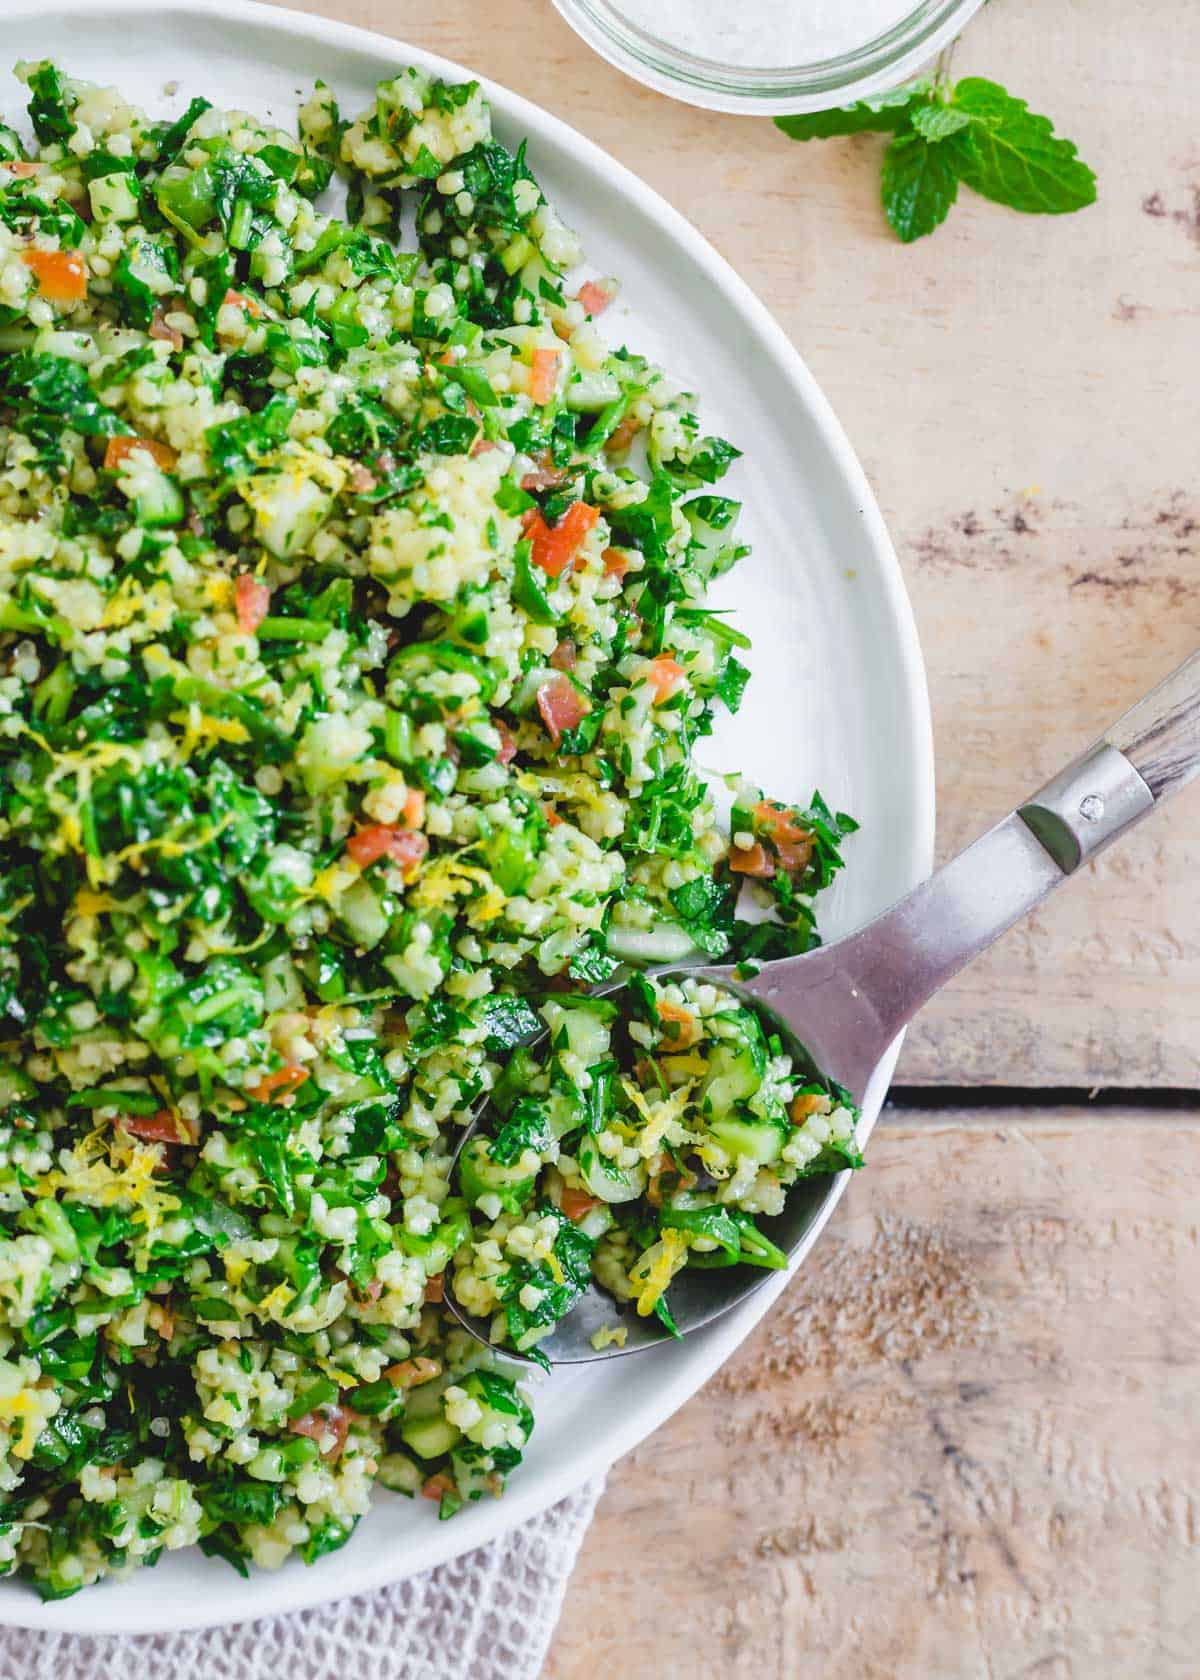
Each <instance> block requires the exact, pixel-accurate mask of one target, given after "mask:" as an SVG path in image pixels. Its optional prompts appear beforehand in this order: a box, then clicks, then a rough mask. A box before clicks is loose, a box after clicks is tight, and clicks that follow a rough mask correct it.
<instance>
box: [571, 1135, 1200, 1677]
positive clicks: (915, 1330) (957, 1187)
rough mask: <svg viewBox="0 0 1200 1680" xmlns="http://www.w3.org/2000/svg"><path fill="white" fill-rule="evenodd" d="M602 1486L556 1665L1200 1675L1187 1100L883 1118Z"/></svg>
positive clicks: (1194, 1249)
mask: <svg viewBox="0 0 1200 1680" xmlns="http://www.w3.org/2000/svg"><path fill="white" fill-rule="evenodd" d="M871 1154H872V1159H871V1163H870V1167H869V1170H868V1173H867V1174H864V1176H863V1178H862V1179H861V1180H859V1181H857V1182H856V1183H855V1184H853V1185H852V1186H851V1189H850V1193H849V1195H848V1196H847V1197H846V1199H845V1201H844V1202H843V1203H842V1204H841V1207H840V1208H839V1210H838V1213H837V1214H836V1215H835V1222H834V1224H833V1226H832V1227H831V1229H830V1232H829V1233H828V1235H827V1237H826V1238H825V1239H823V1241H822V1245H821V1246H820V1247H819V1248H818V1249H817V1250H816V1252H815V1253H814V1255H813V1257H812V1259H811V1261H810V1262H809V1264H808V1266H807V1267H806V1269H805V1270H804V1271H803V1272H802V1273H801V1275H800V1276H799V1277H798V1278H797V1280H796V1281H795V1283H794V1284H793V1285H792V1288H791V1290H790V1291H789V1292H788V1294H787V1295H786V1296H785V1297H784V1299H783V1301H782V1303H781V1304H780V1307H779V1308H777V1309H776V1311H775V1314H774V1316H773V1318H772V1319H771V1320H770V1321H769V1322H768V1323H767V1324H766V1325H764V1326H763V1327H762V1328H761V1329H760V1330H759V1331H758V1332H757V1334H756V1335H755V1336H753V1337H752V1338H751V1339H750V1341H749V1342H747V1343H746V1345H745V1347H743V1348H742V1349H741V1350H740V1352H739V1353H738V1354H737V1355H735V1357H734V1358H733V1360H732V1361H731V1362H730V1363H729V1365H728V1366H726V1368H725V1370H724V1371H723V1372H722V1374H721V1375H720V1376H719V1377H717V1378H716V1379H715V1380H714V1381H713V1382H712V1383H710V1384H709V1386H708V1387H707V1388H706V1389H705V1390H704V1391H703V1392H702V1393H701V1394H700V1395H699V1396H697V1397H696V1399H694V1400H693V1401H692V1402H691V1403H690V1404H689V1405H688V1406H686V1407H685V1408H684V1409H683V1411H682V1412H680V1413H678V1414H677V1415H676V1417H675V1418H674V1419H672V1420H671V1422H669V1423H668V1424H666V1425H665V1426H664V1427H663V1428H662V1429H661V1430H660V1431H659V1433H658V1434H657V1435H656V1436H655V1437H654V1438H653V1439H652V1440H651V1441H649V1442H647V1443H646V1444H645V1445H644V1446H643V1447H641V1448H640V1449H638V1450H637V1451H636V1452H634V1453H633V1454H632V1455H631V1456H630V1457H629V1458H628V1459H626V1460H624V1461H623V1462H622V1463H621V1464H619V1465H618V1466H617V1467H616V1468H615V1469H614V1470H613V1472H612V1474H611V1477H610V1480H609V1485H608V1489H607V1492H606V1494H605V1497H604V1499H603V1500H602V1502H601V1505H600V1509H599V1513H598V1515H597V1518H596V1521H595V1523H594V1524H593V1527H592V1529H591V1531H590V1533H589V1535H588V1537H587V1539H586V1541H585V1542H584V1548H583V1552H582V1555H581V1559H580V1563H579V1566H578V1568H577V1570H576V1573H575V1577H574V1580H573V1582H572V1587H571V1592H570V1594H569V1596H568V1599H567V1604H566V1607H565V1610H564V1613H563V1619H562V1622H561V1624H560V1627H559V1631H558V1634H557V1637H556V1640H555V1643H554V1645H553V1647H552V1653H551V1656H550V1660H549V1662H548V1665H547V1667H546V1670H545V1676H544V1680H594V1676H596V1675H598V1674H604V1673H612V1674H615V1675H621V1676H629V1677H631V1680H642V1677H649V1676H654V1675H663V1676H675V1675H680V1676H682V1675H687V1676H689V1677H692V1676H694V1677H696V1680H709V1677H712V1680H743V1677H744V1680H801V1677H806V1676H809V1675H813V1676H816V1675H820V1676H821V1677H822V1680H966V1677H970V1680H976V1677H979V1680H1017V1677H1018V1676H1020V1677H1028V1680H1034V1677H1035V1676H1036V1677H1037V1680H1098V1677H1100V1676H1103V1677H1104V1680H1149V1677H1151V1676H1153V1680H1194V1676H1195V1675H1196V1673H1197V1659H1196V1650H1197V1642H1198V1641H1200V1598H1198V1597H1197V1594H1196V1590H1195V1582H1196V1570H1197V1564H1198V1562H1200V1484H1198V1480H1197V1450H1196V1449H1197V1433H1198V1425H1197V1421H1196V1420H1197V1417H1198V1416H1200V1335H1198V1333H1197V1323H1198V1322H1200V1247H1198V1230H1197V1219H1196V1209H1197V1206H1198V1205H1200V1112H1198V1113H1194V1114H1189V1115H1185V1116H1181V1117H1178V1118H1173V1119H1170V1120H1163V1119H1161V1118H1158V1117H1155V1116H1152V1115H1147V1114H1145V1113H1138V1112H1136V1111H1130V1112H1115V1111H1112V1110H1108V1111H1105V1112H1103V1113H1102V1114H1101V1113H1096V1112H1093V1113H1090V1114H1089V1113H1086V1112H1083V1111H1079V1110H1072V1111H1064V1112H1062V1113H1060V1114H1056V1115H1055V1116H1054V1117H1053V1118H1049V1119H1044V1118H1031V1117H1030V1116H1028V1115H1027V1114H1023V1113H1021V1112H1017V1111H1009V1110H996V1111H992V1112H991V1113H990V1114H988V1115H986V1116H985V1117H980V1115H979V1114H978V1112H977V1111H976V1113H974V1114H968V1115H964V1114H958V1113H953V1112H951V1113H945V1114H942V1115H940V1116H938V1117H936V1118H933V1117H928V1118H925V1119H920V1118H918V1119H915V1120H914V1119H913V1118H912V1117H911V1116H906V1117H905V1119H904V1121H903V1123H891V1124H888V1125H885V1126H884V1127H883V1128H882V1129H881V1130H880V1131H879V1132H877V1133H876V1135H875V1139H874V1140H873V1147H872V1151H871Z"/></svg>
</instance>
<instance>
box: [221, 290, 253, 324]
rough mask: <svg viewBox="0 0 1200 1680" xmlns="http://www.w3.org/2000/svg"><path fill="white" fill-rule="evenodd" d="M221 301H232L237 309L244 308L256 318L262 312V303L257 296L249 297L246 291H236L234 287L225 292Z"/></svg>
mask: <svg viewBox="0 0 1200 1680" xmlns="http://www.w3.org/2000/svg"><path fill="white" fill-rule="evenodd" d="M221 302H222V303H223V304H225V303H232V304H233V306H234V307H235V309H244V310H245V311H246V313H247V315H250V316H252V317H253V318H254V319H255V320H257V319H258V318H259V316H260V315H261V314H262V305H261V304H260V303H259V301H258V299H257V298H252V297H247V296H246V294H245V292H235V291H234V290H233V289H232V287H231V288H230V289H229V291H227V292H226V293H225V296H224V297H223V298H222V299H221Z"/></svg>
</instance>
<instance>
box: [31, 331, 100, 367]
mask: <svg viewBox="0 0 1200 1680" xmlns="http://www.w3.org/2000/svg"><path fill="white" fill-rule="evenodd" d="M33 353H34V355H35V356H61V357H62V358H63V360H64V361H67V362H80V363H85V362H94V361H95V359H96V357H97V356H98V355H99V354H100V346H99V345H98V344H97V343H96V340H95V339H94V338H93V337H92V335H91V333H85V332H66V331H64V330H63V329H62V328H58V327H43V328H42V329H41V331H40V332H39V333H38V335H37V337H36V338H35V339H34V341H33Z"/></svg>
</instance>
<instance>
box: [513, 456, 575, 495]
mask: <svg viewBox="0 0 1200 1680" xmlns="http://www.w3.org/2000/svg"><path fill="white" fill-rule="evenodd" d="M536 460H537V466H536V467H534V468H533V470H532V472H527V473H525V474H524V476H523V477H522V479H521V488H522V490H554V489H556V488H557V487H558V486H559V485H560V484H561V483H562V481H563V480H564V479H565V478H566V476H567V471H566V468H565V467H556V466H555V465H554V462H553V461H552V460H551V458H550V454H549V451H547V450H543V451H542V453H541V454H540V455H539V456H537V457H536Z"/></svg>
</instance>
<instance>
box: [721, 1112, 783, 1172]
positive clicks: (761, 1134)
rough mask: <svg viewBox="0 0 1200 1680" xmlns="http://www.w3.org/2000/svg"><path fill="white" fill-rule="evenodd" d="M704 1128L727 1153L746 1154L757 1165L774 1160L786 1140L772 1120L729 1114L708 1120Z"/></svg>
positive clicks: (764, 1165) (781, 1130)
mask: <svg viewBox="0 0 1200 1680" xmlns="http://www.w3.org/2000/svg"><path fill="white" fill-rule="evenodd" d="M708 1129H709V1131H710V1132H711V1133H712V1135H713V1136H714V1137H715V1138H716V1140H717V1142H718V1143H719V1144H721V1146H722V1147H723V1148H725V1149H727V1150H728V1151H729V1153H730V1154H731V1155H740V1156H748V1157H749V1158H750V1160H752V1161H757V1162H758V1164H759V1166H761V1167H769V1166H770V1165H771V1163H772V1161H777V1160H778V1159H779V1157H780V1155H781V1154H782V1152H783V1146H784V1143H785V1142H786V1141H787V1139H786V1132H785V1128H784V1127H782V1126H777V1125H776V1124H775V1123H774V1121H771V1120H738V1119H737V1118H736V1117H735V1116H734V1115H732V1114H723V1115H721V1116H720V1117H719V1118H718V1119H716V1120H710V1121H709V1123H708Z"/></svg>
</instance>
